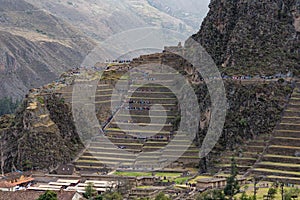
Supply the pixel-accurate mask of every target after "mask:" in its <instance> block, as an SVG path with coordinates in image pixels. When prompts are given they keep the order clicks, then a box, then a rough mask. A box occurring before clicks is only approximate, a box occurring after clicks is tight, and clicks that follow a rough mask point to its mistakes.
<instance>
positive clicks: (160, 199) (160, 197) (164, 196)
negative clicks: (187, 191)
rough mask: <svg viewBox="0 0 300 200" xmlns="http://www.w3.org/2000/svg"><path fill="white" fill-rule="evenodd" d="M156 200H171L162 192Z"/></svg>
mask: <svg viewBox="0 0 300 200" xmlns="http://www.w3.org/2000/svg"><path fill="white" fill-rule="evenodd" d="M155 200H171V199H170V198H169V197H167V196H166V195H165V194H164V193H163V192H161V193H159V194H158V195H157V196H156V197H155Z"/></svg>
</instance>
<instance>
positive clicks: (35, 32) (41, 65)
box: [0, 0, 94, 98]
mask: <svg viewBox="0 0 300 200" xmlns="http://www.w3.org/2000/svg"><path fill="white" fill-rule="evenodd" d="M0 4H1V8H0V55H1V56H0V71H1V74H0V76H1V79H0V98H1V97H4V96H11V97H14V98H22V97H23V95H24V94H25V93H27V91H28V89H29V88H32V87H39V86H42V85H43V84H45V83H48V82H50V81H53V80H55V79H56V78H57V77H58V75H59V74H61V73H62V72H63V71H65V70H67V69H69V68H71V67H75V66H80V63H81V61H82V60H83V58H84V57H85V55H86V54H87V53H88V51H89V50H91V49H92V48H93V46H94V43H93V42H92V41H91V40H89V39H88V38H86V37H85V36H83V35H82V34H81V33H80V32H78V31H77V30H76V29H75V28H73V27H72V26H70V25H68V24H67V23H65V22H64V21H61V20H59V19H57V18H56V17H54V16H53V15H50V14H48V13H45V12H44V11H42V10H39V9H37V8H35V7H33V6H32V5H30V4H28V3H26V2H25V1H22V0H21V1H19V0H13V1H10V0H0Z"/></svg>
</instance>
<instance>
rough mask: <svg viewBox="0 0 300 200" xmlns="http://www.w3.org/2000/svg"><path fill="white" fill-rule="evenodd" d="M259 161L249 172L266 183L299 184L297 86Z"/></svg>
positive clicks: (299, 98) (299, 99)
mask: <svg viewBox="0 0 300 200" xmlns="http://www.w3.org/2000/svg"><path fill="white" fill-rule="evenodd" d="M295 86H296V87H295V89H294V91H293V94H292V96H291V98H290V100H289V104H288V105H287V107H286V110H285V111H284V114H283V117H282V120H281V122H280V124H279V125H278V126H277V127H276V129H275V130H274V133H273V135H272V137H271V138H270V141H269V142H268V146H267V147H266V149H265V151H264V152H263V154H262V156H261V158H260V159H259V160H258V161H257V162H256V163H255V165H254V167H253V168H251V169H250V170H249V172H250V174H252V175H254V176H260V177H263V179H264V180H268V181H279V182H285V183H296V184H299V183H300V83H299V82H296V85H295Z"/></svg>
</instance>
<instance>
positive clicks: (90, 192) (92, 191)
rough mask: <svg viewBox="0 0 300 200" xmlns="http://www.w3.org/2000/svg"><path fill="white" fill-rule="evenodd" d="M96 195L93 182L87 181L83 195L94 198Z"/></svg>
mask: <svg viewBox="0 0 300 200" xmlns="http://www.w3.org/2000/svg"><path fill="white" fill-rule="evenodd" d="M96 195H97V191H96V190H95V189H94V184H93V183H88V185H87V186H86V187H85V192H84V194H83V196H84V197H85V198H87V199H94V197H95V196H96Z"/></svg>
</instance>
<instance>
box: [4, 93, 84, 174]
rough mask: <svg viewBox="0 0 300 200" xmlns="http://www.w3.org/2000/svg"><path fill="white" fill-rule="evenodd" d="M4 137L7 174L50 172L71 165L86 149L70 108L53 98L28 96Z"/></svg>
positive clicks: (6, 129)
mask: <svg viewBox="0 0 300 200" xmlns="http://www.w3.org/2000/svg"><path fill="white" fill-rule="evenodd" d="M1 136H2V142H3V145H4V148H3V155H2V156H1V158H2V162H1V163H2V166H3V167H4V170H5V171H11V170H12V169H19V170H28V169H32V168H33V169H48V170H51V169H54V168H56V167H57V166H58V165H59V164H62V163H68V162H70V161H71V160H72V159H73V158H74V157H75V156H76V155H77V153H78V152H79V151H80V150H81V149H82V148H83V145H82V143H81V141H80V138H79V136H78V134H77V132H76V129H75V126H74V122H73V117H72V112H71V108H70V106H69V105H68V104H65V103H64V102H63V101H62V99H61V98H60V97H59V96H56V95H51V94H47V95H44V96H39V95H33V94H29V95H28V96H27V98H26V99H25V100H24V102H23V105H22V108H20V110H19V111H18V112H17V113H16V116H15V118H14V119H12V123H10V124H7V125H6V127H5V128H2V130H1Z"/></svg>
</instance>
